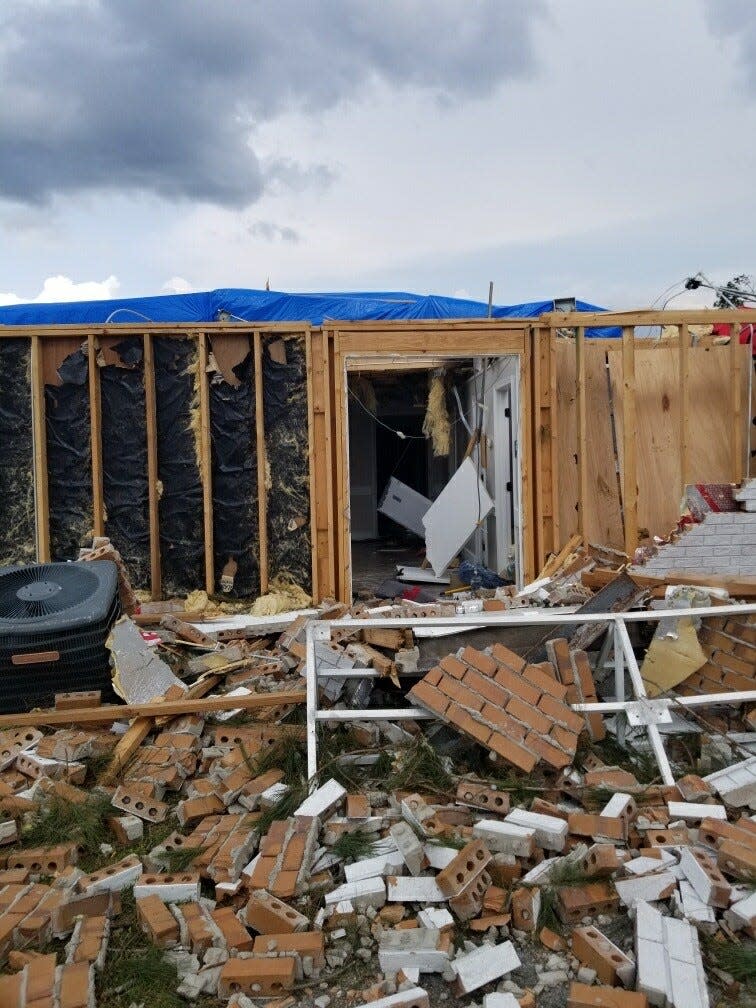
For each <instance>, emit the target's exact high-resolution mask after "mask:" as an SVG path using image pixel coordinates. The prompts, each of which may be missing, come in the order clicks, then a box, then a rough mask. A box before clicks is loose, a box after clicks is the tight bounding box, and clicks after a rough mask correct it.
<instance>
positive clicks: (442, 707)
mask: <svg viewBox="0 0 756 1008" xmlns="http://www.w3.org/2000/svg"><path fill="white" fill-rule="evenodd" d="M409 699H410V700H414V702H415V703H416V704H418V705H419V706H420V707H427V708H428V709H429V710H432V711H433V712H434V713H435V714H440V715H441V716H442V717H443V715H444V714H445V713H446V710H447V708H448V706H449V701H448V700H447V699H446V697H445V696H444V695H443V693H441V692H440V691H439V690H437V689H436V687H435V686H429V685H428V683H426V682H425V680H424V679H421V680H420V682H416V683H415V685H414V686H413V687H412V689H411V690H410V694H409Z"/></svg>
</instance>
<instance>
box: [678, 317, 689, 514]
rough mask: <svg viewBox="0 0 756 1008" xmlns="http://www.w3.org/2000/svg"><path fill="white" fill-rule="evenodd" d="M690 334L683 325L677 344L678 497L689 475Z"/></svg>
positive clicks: (683, 491) (683, 489) (686, 483)
mask: <svg viewBox="0 0 756 1008" xmlns="http://www.w3.org/2000/svg"><path fill="white" fill-rule="evenodd" d="M689 349H690V332H689V330H688V326H687V325H686V324H685V323H683V324H682V325H681V326H680V343H679V370H680V484H681V485H680V497H681V498H682V495H683V494H684V493H685V487H686V486H687V485H688V482H689V479H690V474H689V472H688V468H689V466H690V445H689V443H688V439H689V436H690V434H689V423H688V421H689V417H690V354H689V353H688V350H689Z"/></svg>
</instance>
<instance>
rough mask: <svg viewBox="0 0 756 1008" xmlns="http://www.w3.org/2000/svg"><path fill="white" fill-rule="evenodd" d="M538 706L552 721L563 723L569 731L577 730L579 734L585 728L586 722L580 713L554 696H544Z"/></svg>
mask: <svg viewBox="0 0 756 1008" xmlns="http://www.w3.org/2000/svg"><path fill="white" fill-rule="evenodd" d="M538 708H539V710H542V711H543V713H544V714H545V715H546V716H547V717H548V718H549V719H550V720H551V721H555V722H556V723H557V724H561V725H563V726H564V727H565V728H567V729H569V731H572V732H575V733H576V734H578V735H579V734H580V732H581V731H582V730H583V729H584V728H585V722H584V721H583V719H582V718H581V717H580V715H579V714H576V713H575V711H574V710H571V709H570V708H569V707H568V706H567V704H564V703H560V702H559V701H558V700H555V699H554V697H551V696H542V697H541V699H540V700H539V701H538Z"/></svg>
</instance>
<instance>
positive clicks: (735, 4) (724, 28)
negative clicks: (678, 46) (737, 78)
mask: <svg viewBox="0 0 756 1008" xmlns="http://www.w3.org/2000/svg"><path fill="white" fill-rule="evenodd" d="M707 18H708V21H709V24H710V26H711V30H712V31H713V32H714V33H715V34H716V35H719V36H720V37H723V38H727V37H730V36H731V37H733V38H734V40H735V42H736V44H737V47H738V55H739V57H740V63H741V68H742V71H743V75H744V77H745V80H746V82H747V84H748V87H749V89H750V90H751V91H753V92H754V93H756V7H755V6H754V4H753V2H752V0H727V2H726V3H721V2H717V0H708V2H707Z"/></svg>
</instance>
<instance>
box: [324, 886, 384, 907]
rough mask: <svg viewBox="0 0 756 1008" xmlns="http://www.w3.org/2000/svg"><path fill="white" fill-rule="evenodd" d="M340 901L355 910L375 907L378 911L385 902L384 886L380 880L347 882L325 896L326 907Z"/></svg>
mask: <svg viewBox="0 0 756 1008" xmlns="http://www.w3.org/2000/svg"><path fill="white" fill-rule="evenodd" d="M342 900H348V901H349V902H350V903H351V904H352V906H354V907H355V908H359V909H364V908H365V907H375V908H376V910H379V909H380V908H381V907H382V906H383V904H384V903H385V902H386V884H385V882H384V881H383V879H382V878H368V879H363V880H362V881H360V882H347V883H346V885H342V886H339V887H338V888H337V889H332V890H331V892H329V893H326V895H325V905H326V906H335V905H336V904H337V903H340V902H341V901H342Z"/></svg>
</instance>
